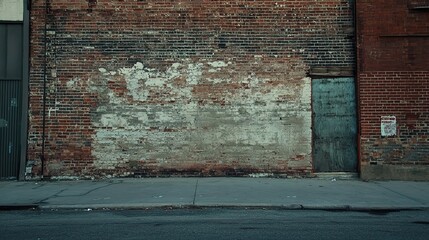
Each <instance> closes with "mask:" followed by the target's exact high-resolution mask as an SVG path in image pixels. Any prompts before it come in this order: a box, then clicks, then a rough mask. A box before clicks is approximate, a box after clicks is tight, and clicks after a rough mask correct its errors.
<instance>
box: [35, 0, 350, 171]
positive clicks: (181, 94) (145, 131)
mask: <svg viewBox="0 0 429 240" xmlns="http://www.w3.org/2000/svg"><path fill="white" fill-rule="evenodd" d="M44 2H45V1H44V0H43V1H42V0H33V1H32V3H33V6H32V19H31V33H32V38H31V44H32V49H31V79H30V82H31V83H30V91H31V94H30V129H29V151H28V157H29V159H30V160H35V161H36V167H35V168H34V172H35V173H36V172H37V171H39V170H40V161H39V155H40V152H41V143H42V142H41V135H42V127H41V126H42V92H43V64H44V43H45V42H44V34H43V29H44V23H45V20H46V21H47V30H48V31H47V35H46V37H47V42H46V43H47V45H46V47H47V51H46V52H47V73H48V77H47V86H48V87H47V105H46V107H47V118H46V120H47V128H46V131H47V134H46V136H47V138H46V159H47V172H48V174H50V175H57V176H58V175H103V174H112V175H133V174H141V175H158V174H171V173H178V174H180V173H181V174H193V175H194V174H204V175H244V174H247V173H253V172H274V173H291V174H306V173H309V172H311V171H312V159H311V152H312V149H311V89H310V86H311V84H310V83H311V79H310V78H309V77H308V71H309V69H310V68H313V67H330V68H332V67H337V68H340V69H341V68H349V69H351V68H352V67H353V64H354V51H353V19H352V16H353V14H352V7H353V1H348V0H305V1H303V0H288V1H280V0H260V1H244V0H240V1H225V0H211V1H206V0H188V1H184V0H182V1H167V0H161V1H160V0H157V1H152V0H146V1H143V0H142V1H138V0H124V1H112V0H55V1H53V0H51V1H49V0H48V3H49V4H48V14H47V16H45V6H44Z"/></svg>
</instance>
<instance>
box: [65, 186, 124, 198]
mask: <svg viewBox="0 0 429 240" xmlns="http://www.w3.org/2000/svg"><path fill="white" fill-rule="evenodd" d="M115 184H118V183H109V184H107V185H104V186H100V187H96V188H94V189H91V190H88V191H86V192H84V193H81V194H70V195H61V196H57V197H83V196H86V195H88V194H90V193H92V192H95V191H97V190H100V189H102V188H106V187H110V186H112V185H115Z"/></svg>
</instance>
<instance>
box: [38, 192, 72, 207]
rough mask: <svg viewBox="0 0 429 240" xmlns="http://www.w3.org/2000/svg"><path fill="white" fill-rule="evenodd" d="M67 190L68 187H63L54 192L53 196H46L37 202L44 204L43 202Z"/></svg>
mask: <svg viewBox="0 0 429 240" xmlns="http://www.w3.org/2000/svg"><path fill="white" fill-rule="evenodd" d="M66 190H67V189H61V190H59V191H58V192H56V193H54V194H52V195H51V196H49V197H46V198H44V199H41V200H40V201H38V202H36V204H43V203H46V202H47V201H48V200H49V199H51V198H55V197H58V195H59V194H61V193H62V192H64V191H66Z"/></svg>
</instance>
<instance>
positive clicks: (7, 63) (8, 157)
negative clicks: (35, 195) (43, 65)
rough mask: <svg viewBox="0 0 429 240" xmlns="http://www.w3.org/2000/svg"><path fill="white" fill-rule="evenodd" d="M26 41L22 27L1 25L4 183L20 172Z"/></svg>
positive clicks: (0, 165) (0, 167) (0, 160)
mask: <svg viewBox="0 0 429 240" xmlns="http://www.w3.org/2000/svg"><path fill="white" fill-rule="evenodd" d="M22 41H23V39H22V24H18V23H0V179H11V178H17V177H18V171H19V160H20V159H19V157H20V156H19V152H20V149H19V147H20V130H21V126H20V123H21V107H22V104H21V101H22V95H21V93H22V83H23V82H22V63H23V61H22V53H23V52H22V50H23V48H22Z"/></svg>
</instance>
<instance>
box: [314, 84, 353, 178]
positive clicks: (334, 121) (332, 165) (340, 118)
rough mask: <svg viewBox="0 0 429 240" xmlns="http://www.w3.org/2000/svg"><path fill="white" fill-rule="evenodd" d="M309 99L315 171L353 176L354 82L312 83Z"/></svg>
mask: <svg viewBox="0 0 429 240" xmlns="http://www.w3.org/2000/svg"><path fill="white" fill-rule="evenodd" d="M312 99H313V100H312V101H313V144H314V147H313V159H314V169H315V171H316V172H338V171H341V172H343V171H345V172H355V171H356V170H357V146H356V134H357V125H356V98H355V86H354V79H353V78H327V79H316V80H313V82H312Z"/></svg>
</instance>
